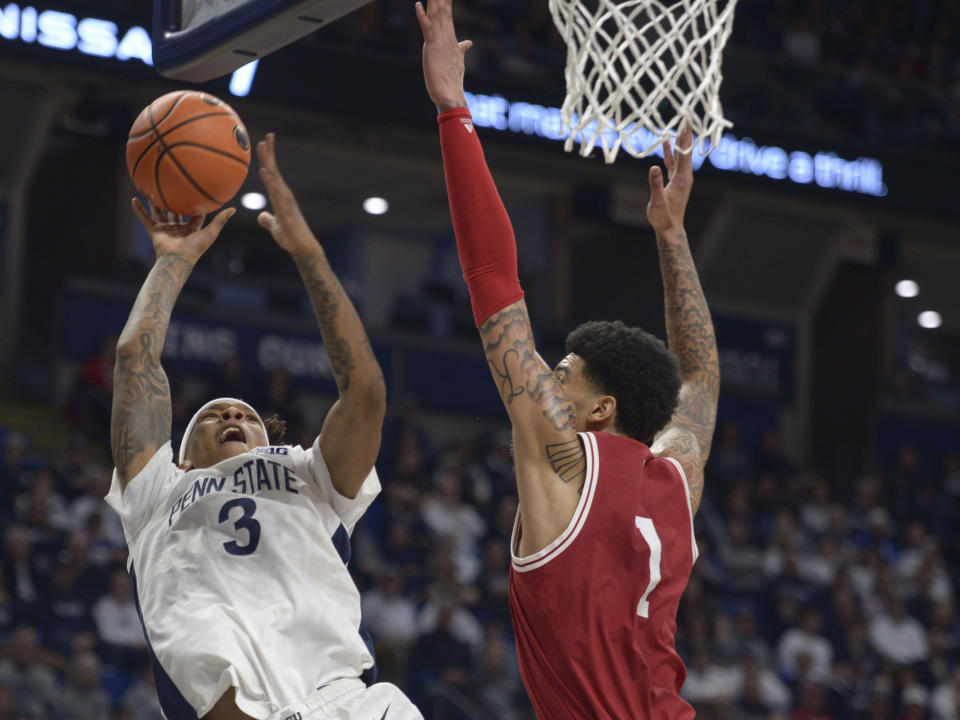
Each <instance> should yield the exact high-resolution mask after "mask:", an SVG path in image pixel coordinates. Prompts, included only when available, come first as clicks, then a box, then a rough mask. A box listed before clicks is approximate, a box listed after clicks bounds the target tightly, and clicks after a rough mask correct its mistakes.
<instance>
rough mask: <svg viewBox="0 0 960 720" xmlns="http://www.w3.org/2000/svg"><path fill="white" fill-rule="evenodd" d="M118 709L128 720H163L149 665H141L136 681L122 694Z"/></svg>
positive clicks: (151, 669)
mask: <svg viewBox="0 0 960 720" xmlns="http://www.w3.org/2000/svg"><path fill="white" fill-rule="evenodd" d="M120 707H121V708H122V709H124V710H126V711H127V712H128V713H129V714H130V718H129V720H164V717H163V714H162V713H161V712H160V701H159V700H158V699H157V686H156V683H155V682H154V679H153V668H151V667H150V664H149V663H144V664H143V666H142V667H141V669H140V672H139V674H138V675H137V679H136V681H134V683H133V684H132V685H131V686H130V687H129V688H128V689H127V691H126V692H125V693H124V694H123V697H122V698H121V699H120Z"/></svg>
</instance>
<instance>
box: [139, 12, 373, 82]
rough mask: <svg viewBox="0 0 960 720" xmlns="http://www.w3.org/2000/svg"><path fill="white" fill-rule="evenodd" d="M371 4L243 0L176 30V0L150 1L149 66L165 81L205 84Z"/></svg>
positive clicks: (177, 23)
mask: <svg viewBox="0 0 960 720" xmlns="http://www.w3.org/2000/svg"><path fill="white" fill-rule="evenodd" d="M368 2H371V0H245V1H242V2H241V4H238V5H237V6H236V7H232V8H230V9H229V10H227V11H225V12H223V13H222V14H220V15H218V16H217V17H215V18H213V19H211V20H208V21H207V22H205V23H203V24H201V25H198V26H196V27H194V28H189V29H186V30H184V29H181V28H180V27H179V25H180V0H153V64H154V67H155V68H156V69H157V71H158V72H159V73H160V74H161V75H164V76H165V77H168V78H172V79H175V80H183V81H186V82H197V83H200V82H206V81H207V80H212V79H214V78H218V77H221V76H223V75H228V74H229V73H232V72H233V71H234V70H236V69H237V68H239V67H242V66H243V65H246V64H247V63H249V62H252V61H253V60H256V59H257V58H262V57H264V56H266V55H269V54H270V53H272V52H273V51H275V50H279V49H280V48H282V47H283V46H284V45H288V44H290V43H292V42H294V41H295V40H299V39H300V38H302V37H303V36H304V35H307V34H309V33H311V32H313V31H314V30H316V29H317V28H320V27H322V26H324V25H326V24H327V23H329V22H332V21H333V20H336V19H338V18H340V17H343V16H344V15H346V14H347V13H350V12H352V11H353V10H356V9H357V8H359V7H361V6H363V5H366V4H367V3H368Z"/></svg>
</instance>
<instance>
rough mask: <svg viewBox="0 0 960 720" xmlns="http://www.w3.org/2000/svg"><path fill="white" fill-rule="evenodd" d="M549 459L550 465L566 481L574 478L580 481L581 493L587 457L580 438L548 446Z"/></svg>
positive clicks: (578, 491)
mask: <svg viewBox="0 0 960 720" xmlns="http://www.w3.org/2000/svg"><path fill="white" fill-rule="evenodd" d="M546 451H547V459H548V460H549V461H550V467H552V468H553V471H554V472H555V473H556V474H557V475H559V476H560V479H561V480H563V481H564V482H565V483H569V482H571V481H572V480H579V481H580V489H579V490H577V493H578V494H579V493H580V492H581V491H582V490H583V481H584V479H585V478H586V474H587V457H586V455H585V454H584V452H583V447H582V446H581V445H580V440H579V438H574V439H573V440H570V441H568V442H563V443H555V444H552V445H547V446H546Z"/></svg>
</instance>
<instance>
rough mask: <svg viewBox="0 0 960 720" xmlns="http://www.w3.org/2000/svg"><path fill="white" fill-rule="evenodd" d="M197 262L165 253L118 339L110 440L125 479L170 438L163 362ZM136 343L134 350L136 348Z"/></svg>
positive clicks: (150, 276) (147, 280)
mask: <svg viewBox="0 0 960 720" xmlns="http://www.w3.org/2000/svg"><path fill="white" fill-rule="evenodd" d="M192 268H193V266H192V265H191V264H190V263H189V262H188V261H186V260H184V259H182V258H179V257H176V256H173V255H164V256H162V257H160V258H159V259H158V260H157V262H156V264H155V265H154V267H153V269H152V270H151V271H150V274H149V275H148V276H147V279H146V281H145V282H144V284H143V287H142V288H141V290H140V293H139V295H138V296H137V300H136V302H135V303H134V305H133V309H132V310H131V311H130V317H129V318H128V319H127V324H126V325H125V326H124V329H123V333H122V334H121V336H120V340H119V341H118V347H119V348H122V350H120V351H118V354H117V363H116V367H115V370H114V378H113V411H112V414H111V419H110V440H111V447H112V449H113V458H114V463H115V464H116V466H117V473H118V475H119V476H120V479H121V481H123V482H126V481H127V480H128V479H129V476H128V469H129V467H130V465H131V463H133V461H134V460H135V459H136V457H137V456H138V455H141V454H142V453H144V452H148V451H152V450H156V448H159V447H160V446H161V445H163V443H165V442H166V441H167V440H168V439H169V438H170V422H171V409H170V386H169V383H168V382H167V376H166V373H164V371H163V367H162V366H161V364H160V356H161V353H162V352H163V342H164V338H165V337H166V334H167V327H168V326H169V324H170V313H171V312H172V311H173V306H174V304H175V303H176V300H177V296H178V295H179V294H180V290H181V289H182V288H183V284H184V283H185V282H186V280H187V277H188V276H189V275H190V271H191V270H192ZM134 347H135V348H136V350H135V351H132V350H131V349H130V348H134Z"/></svg>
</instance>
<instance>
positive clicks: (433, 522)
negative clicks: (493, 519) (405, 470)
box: [421, 470, 487, 583]
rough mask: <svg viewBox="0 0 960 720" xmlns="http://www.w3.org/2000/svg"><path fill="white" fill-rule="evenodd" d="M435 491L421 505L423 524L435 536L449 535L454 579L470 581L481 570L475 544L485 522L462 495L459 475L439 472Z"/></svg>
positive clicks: (484, 532)
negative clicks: (454, 570)
mask: <svg viewBox="0 0 960 720" xmlns="http://www.w3.org/2000/svg"><path fill="white" fill-rule="evenodd" d="M434 484H435V486H436V489H437V491H436V493H434V494H432V495H431V496H429V497H428V498H427V499H426V501H425V502H424V503H423V505H422V506H421V514H422V517H423V522H424V524H425V525H426V526H427V527H428V528H429V529H430V531H431V532H432V533H433V535H434V537H437V538H444V537H447V538H451V539H452V541H453V546H452V551H453V560H454V563H455V565H456V572H457V579H458V580H460V582H465V583H470V582H473V581H474V580H475V579H476V577H477V575H478V574H479V572H480V557H479V554H480V553H479V550H478V547H477V546H478V543H479V541H480V539H481V538H482V537H483V536H484V535H485V534H486V531H487V524H486V522H484V520H483V518H482V517H481V516H480V513H478V512H477V511H476V509H474V507H473V506H471V505H468V504H467V503H465V502H464V501H463V498H462V497H461V487H460V477H459V476H458V475H457V474H456V473H455V472H452V471H450V470H440V471H438V473H437V475H436V477H435V479H434Z"/></svg>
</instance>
